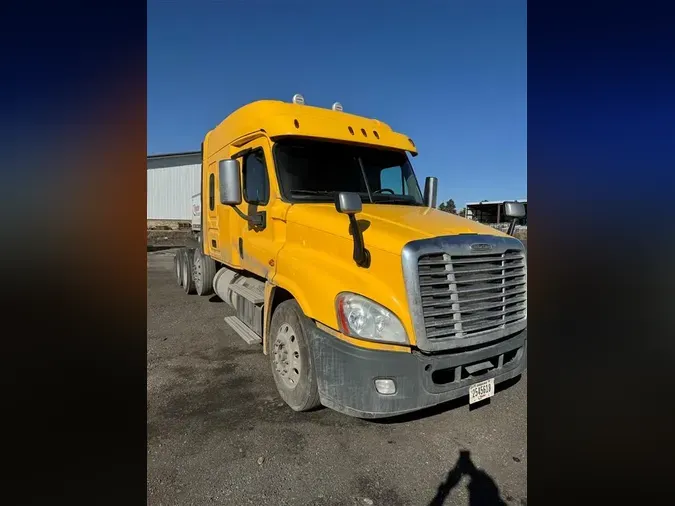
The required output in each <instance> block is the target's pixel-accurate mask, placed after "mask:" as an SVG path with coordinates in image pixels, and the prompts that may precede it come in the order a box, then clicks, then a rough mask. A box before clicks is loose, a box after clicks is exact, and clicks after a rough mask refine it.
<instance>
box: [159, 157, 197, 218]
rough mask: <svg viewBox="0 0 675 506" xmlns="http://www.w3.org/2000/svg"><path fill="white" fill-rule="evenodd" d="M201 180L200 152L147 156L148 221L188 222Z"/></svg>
mask: <svg viewBox="0 0 675 506" xmlns="http://www.w3.org/2000/svg"><path fill="white" fill-rule="evenodd" d="M200 181H201V153H200V152H199V151H189V152H186V153H167V154H163V155H151V156H148V186H147V188H148V217H147V218H148V220H171V221H174V220H185V221H190V219H191V218H192V196H193V195H195V194H197V193H199V191H200V187H199V183H200Z"/></svg>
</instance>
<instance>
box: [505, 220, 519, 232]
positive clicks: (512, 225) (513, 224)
mask: <svg viewBox="0 0 675 506" xmlns="http://www.w3.org/2000/svg"><path fill="white" fill-rule="evenodd" d="M516 221H518V218H513V219H512V220H511V223H509V229H508V230H507V231H506V233H507V234H509V235H513V234H514V232H515V231H516Z"/></svg>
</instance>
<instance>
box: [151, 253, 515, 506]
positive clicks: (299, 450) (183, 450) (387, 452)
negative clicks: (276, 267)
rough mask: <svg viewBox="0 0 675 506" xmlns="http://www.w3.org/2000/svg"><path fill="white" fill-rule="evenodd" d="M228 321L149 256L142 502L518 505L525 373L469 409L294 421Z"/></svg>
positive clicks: (258, 359)
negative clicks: (378, 418) (145, 460)
mask: <svg viewBox="0 0 675 506" xmlns="http://www.w3.org/2000/svg"><path fill="white" fill-rule="evenodd" d="M230 314H232V311H231V310H230V308H229V307H228V306H227V305H226V304H224V303H223V302H221V301H220V300H219V299H218V298H217V297H215V296H211V297H199V296H197V295H191V296H187V295H186V294H185V293H184V292H183V291H182V289H181V288H180V287H178V286H177V285H176V283H175V281H174V275H173V251H171V250H167V251H158V252H153V253H148V337H147V339H148V341H147V354H148V373H147V374H148V380H147V393H148V421H147V431H148V445H147V452H148V464H147V465H148V468H147V492H148V504H151V505H174V504H181V505H182V504H190V505H200V506H201V505H206V504H232V505H244V504H256V505H275V506H276V505H285V504H288V505H296V504H297V505H307V506H309V505H313V506H328V505H381V506H397V505H440V504H446V505H455V504H457V505H466V504H504V503H505V504H517V505H525V504H527V414H526V412H527V373H525V374H524V375H523V377H522V378H520V380H519V381H515V382H511V383H510V384H509V385H507V386H506V387H504V388H498V389H497V393H496V395H495V396H494V397H493V398H492V399H491V400H490V401H489V404H486V405H483V406H480V407H478V408H474V409H470V408H469V406H468V401H467V400H459V401H456V402H452V403H450V404H449V405H443V406H441V407H436V408H432V409H431V410H426V411H423V412H421V413H418V414H415V415H413V416H407V417H404V418H398V419H394V420H389V421H364V420H359V419H354V418H350V417H347V416H345V415H341V414H339V413H336V412H334V411H331V410H329V409H321V410H319V411H316V412H312V413H295V412H293V411H292V410H291V409H290V408H288V407H287V406H286V405H285V404H283V403H282V401H281V399H280V398H279V396H278V395H277V392H276V388H275V386H274V381H273V379H272V374H271V371H270V368H269V364H268V362H267V357H265V356H264V355H263V354H262V350H261V348H260V346H250V345H247V344H246V343H245V342H244V341H243V340H242V339H241V338H240V337H239V336H237V335H236V334H235V333H234V332H232V331H231V330H230V328H229V327H228V326H227V325H226V324H225V322H224V321H223V317H224V316H228V315H230ZM463 450H465V451H467V452H469V453H468V454H466V453H463V454H462V458H461V459H460V451H463ZM501 501H503V502H501Z"/></svg>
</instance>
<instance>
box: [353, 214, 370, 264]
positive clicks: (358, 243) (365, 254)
mask: <svg viewBox="0 0 675 506" xmlns="http://www.w3.org/2000/svg"><path fill="white" fill-rule="evenodd" d="M348 216H349V229H350V230H349V231H350V232H351V234H352V235H353V236H354V254H353V255H352V257H353V258H354V261H355V262H356V265H358V266H359V267H366V268H367V267H369V266H370V251H368V250H367V249H366V247H365V246H364V244H363V233H362V232H361V229H360V228H359V224H358V223H357V221H356V217H355V216H354V215H353V214H349V215H348Z"/></svg>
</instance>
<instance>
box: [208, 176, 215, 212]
mask: <svg viewBox="0 0 675 506" xmlns="http://www.w3.org/2000/svg"><path fill="white" fill-rule="evenodd" d="M215 207H216V178H215V176H214V175H213V174H211V175H210V176H209V209H210V210H211V211H213V210H214V209H215Z"/></svg>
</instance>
